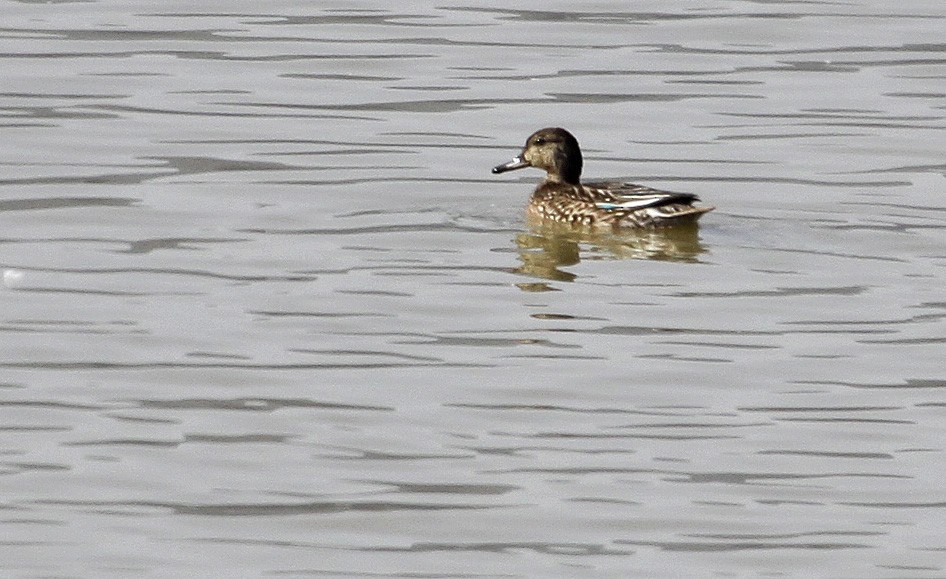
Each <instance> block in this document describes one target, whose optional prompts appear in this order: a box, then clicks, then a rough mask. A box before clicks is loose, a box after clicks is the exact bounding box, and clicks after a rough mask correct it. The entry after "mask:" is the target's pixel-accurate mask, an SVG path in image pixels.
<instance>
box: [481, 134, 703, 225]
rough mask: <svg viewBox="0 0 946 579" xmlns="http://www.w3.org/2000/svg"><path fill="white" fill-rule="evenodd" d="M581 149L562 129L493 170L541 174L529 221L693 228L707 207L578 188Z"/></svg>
mask: <svg viewBox="0 0 946 579" xmlns="http://www.w3.org/2000/svg"><path fill="white" fill-rule="evenodd" d="M581 165H582V161H581V149H580V148H579V147H578V140H577V139H575V137H574V136H572V134H571V133H569V132H568V131H566V130H565V129H560V128H557V127H552V128H547V129H541V130H539V131H536V132H534V133H532V135H531V136H530V137H529V138H528V139H527V140H526V145H525V147H523V149H522V152H521V153H519V155H517V156H516V157H514V158H513V159H512V161H509V162H508V163H505V164H502V165H498V166H496V167H493V173H504V172H506V171H512V170H515V169H522V168H523V167H535V168H537V169H544V170H545V172H546V175H545V180H544V181H542V182H541V183H539V186H538V187H536V188H535V191H534V192H533V193H532V199H531V200H530V201H529V208H528V213H529V217H532V218H536V219H540V220H542V221H554V222H557V223H566V224H573V225H582V226H592V227H593V226H608V227H613V228H619V227H662V226H671V225H680V224H684V223H694V222H695V221H696V220H697V219H699V218H700V216H701V215H703V214H704V213H706V212H707V211H712V210H713V208H712V207H695V206H694V205H693V203H694V202H695V201H699V198H698V197H697V196H696V195H693V194H690V193H671V192H669V191H660V190H658V189H651V188H650V187H644V186H643V185H634V184H632V183H620V182H600V183H588V184H582V183H581V182H580V181H579V177H580V176H581Z"/></svg>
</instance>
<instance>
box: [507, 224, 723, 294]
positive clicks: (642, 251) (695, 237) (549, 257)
mask: <svg viewBox="0 0 946 579" xmlns="http://www.w3.org/2000/svg"><path fill="white" fill-rule="evenodd" d="M515 241H516V246H517V247H518V250H519V259H520V260H521V261H522V265H521V266H519V267H518V268H516V269H515V272H516V273H522V274H525V275H529V276H532V277H538V278H542V279H548V280H552V281H574V280H575V278H577V277H578V276H577V274H574V273H571V272H568V271H563V270H562V269H561V268H562V267H567V266H571V265H577V264H578V263H580V262H581V260H582V259H586V260H621V259H653V260H660V261H679V262H686V263H696V262H698V261H699V255H700V254H702V253H706V252H707V251H708V250H707V249H706V247H705V246H704V245H703V244H702V243H700V237H699V229H698V227H697V226H696V225H693V226H689V227H672V228H664V229H646V230H634V231H631V230H629V231H622V232H619V233H613V232H606V233H602V232H587V231H576V230H574V229H571V228H569V227H567V226H563V225H560V224H556V223H541V224H533V225H532V226H531V227H530V230H529V232H524V233H520V234H518V235H516V240H515ZM582 254H584V255H582ZM523 285H525V286H527V287H523V286H522V285H521V286H520V287H523V289H526V290H528V291H536V289H537V288H535V287H533V286H534V285H535V284H523ZM539 285H541V284H539ZM538 289H539V290H541V288H538Z"/></svg>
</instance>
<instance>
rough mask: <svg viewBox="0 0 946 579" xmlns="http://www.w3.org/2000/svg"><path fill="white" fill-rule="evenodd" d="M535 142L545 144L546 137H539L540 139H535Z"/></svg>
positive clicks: (539, 144)
mask: <svg viewBox="0 0 946 579" xmlns="http://www.w3.org/2000/svg"><path fill="white" fill-rule="evenodd" d="M534 144H535V145H538V146H540V147H541V146H542V145H544V144H545V139H543V138H542V137H539V138H538V139H536V140H535V141H534Z"/></svg>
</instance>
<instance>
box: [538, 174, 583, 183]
mask: <svg viewBox="0 0 946 579" xmlns="http://www.w3.org/2000/svg"><path fill="white" fill-rule="evenodd" d="M580 175H581V173H575V174H571V175H569V174H568V173H564V172H562V173H553V172H549V173H547V174H546V175H545V182H546V183H555V184H559V183H562V184H565V185H581V183H580V182H579V181H578V177H579V176H580Z"/></svg>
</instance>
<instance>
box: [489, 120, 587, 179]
mask: <svg viewBox="0 0 946 579" xmlns="http://www.w3.org/2000/svg"><path fill="white" fill-rule="evenodd" d="M581 163H582V161H581V149H579V148H578V140H577V139H575V137H573V136H572V134H571V133H569V132H568V131H566V130H565V129H560V128H558V127H551V128H547V129H541V130H539V131H536V132H534V133H532V135H531V136H530V137H529V138H528V139H527V140H526V146H525V147H523V148H522V152H521V153H519V155H518V156H516V157H514V158H513V159H512V161H509V162H508V163H504V164H502V165H498V166H496V167H493V173H505V172H506V171H513V170H515V169H522V168H523V167H535V168H536V169H545V171H546V173H547V175H546V176H545V179H546V181H554V182H561V183H571V184H573V185H578V180H579V178H580V177H581Z"/></svg>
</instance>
